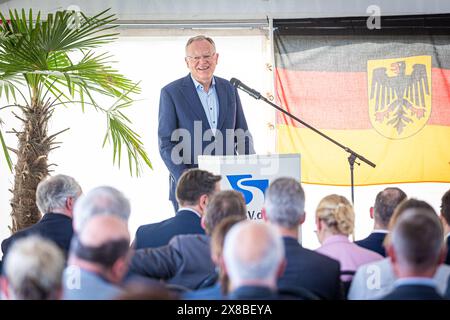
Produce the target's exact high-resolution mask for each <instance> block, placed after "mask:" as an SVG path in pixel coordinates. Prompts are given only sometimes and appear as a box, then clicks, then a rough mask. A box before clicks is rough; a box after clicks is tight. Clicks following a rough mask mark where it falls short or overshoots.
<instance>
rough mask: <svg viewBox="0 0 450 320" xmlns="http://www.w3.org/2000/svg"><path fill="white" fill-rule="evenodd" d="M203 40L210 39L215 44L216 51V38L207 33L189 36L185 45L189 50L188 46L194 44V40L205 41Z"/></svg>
mask: <svg viewBox="0 0 450 320" xmlns="http://www.w3.org/2000/svg"><path fill="white" fill-rule="evenodd" d="M203 40H205V41H208V42H209V43H210V44H211V45H212V46H213V48H214V51H216V44H215V43H214V40H213V39H212V38H210V37H207V36H205V35H198V36H195V37H192V38H189V39H188V41H187V42H186V47H185V49H186V51H187V48H188V47H189V46H190V45H191V44H192V42H194V41H203Z"/></svg>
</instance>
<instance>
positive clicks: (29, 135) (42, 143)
mask: <svg viewBox="0 0 450 320" xmlns="http://www.w3.org/2000/svg"><path fill="white" fill-rule="evenodd" d="M22 111H23V116H22V117H18V116H17V115H16V117H17V118H18V119H20V120H21V121H22V122H23V130H22V131H20V132H17V131H16V135H17V137H18V140H19V145H18V147H19V148H18V150H17V162H16V165H15V167H14V189H13V190H12V194H13V198H12V199H11V207H12V212H11V217H12V227H10V230H11V232H12V233H15V232H17V231H19V230H21V229H23V228H26V227H28V226H31V225H33V224H35V223H36V222H37V221H39V219H40V218H41V214H40V213H39V210H38V208H37V206H36V188H37V185H38V184H39V182H40V181H41V180H42V179H44V178H45V177H47V176H48V173H49V170H48V164H47V159H48V154H49V152H50V147H51V144H52V142H51V140H52V139H49V137H48V136H47V126H48V120H49V118H50V117H51V114H52V111H53V109H52V108H51V103H49V102H47V103H45V104H42V103H36V102H35V101H33V103H32V105H31V107H30V106H26V107H23V108H22Z"/></svg>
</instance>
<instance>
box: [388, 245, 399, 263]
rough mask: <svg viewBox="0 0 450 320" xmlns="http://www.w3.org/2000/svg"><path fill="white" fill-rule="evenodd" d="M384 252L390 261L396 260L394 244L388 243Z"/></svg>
mask: <svg viewBox="0 0 450 320" xmlns="http://www.w3.org/2000/svg"><path fill="white" fill-rule="evenodd" d="M386 254H387V255H388V257H389V258H391V262H392V263H395V262H397V255H396V254H395V250H394V246H393V245H392V244H388V245H387V247H386Z"/></svg>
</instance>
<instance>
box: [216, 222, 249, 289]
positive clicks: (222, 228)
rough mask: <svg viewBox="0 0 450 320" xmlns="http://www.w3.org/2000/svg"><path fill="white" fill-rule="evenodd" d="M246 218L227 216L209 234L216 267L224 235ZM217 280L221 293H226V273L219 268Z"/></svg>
mask: <svg viewBox="0 0 450 320" xmlns="http://www.w3.org/2000/svg"><path fill="white" fill-rule="evenodd" d="M245 219H246V218H245V217H242V216H229V217H226V218H224V219H223V220H222V221H221V222H220V223H219V224H218V225H217V226H216V227H215V228H214V231H213V232H212V235H211V258H212V260H213V262H214V264H215V265H216V266H217V267H220V261H221V259H222V257H223V245H224V242H225V236H226V235H227V233H228V231H230V230H231V228H232V227H233V226H234V225H235V224H237V223H239V222H241V221H244V220H245ZM219 281H220V285H221V291H222V294H223V295H227V294H228V286H229V281H228V275H227V274H226V272H225V270H222V269H220V268H219Z"/></svg>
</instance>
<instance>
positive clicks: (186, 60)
mask: <svg viewBox="0 0 450 320" xmlns="http://www.w3.org/2000/svg"><path fill="white" fill-rule="evenodd" d="M184 62H186V67H188V69H189V62H188V58H184Z"/></svg>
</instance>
